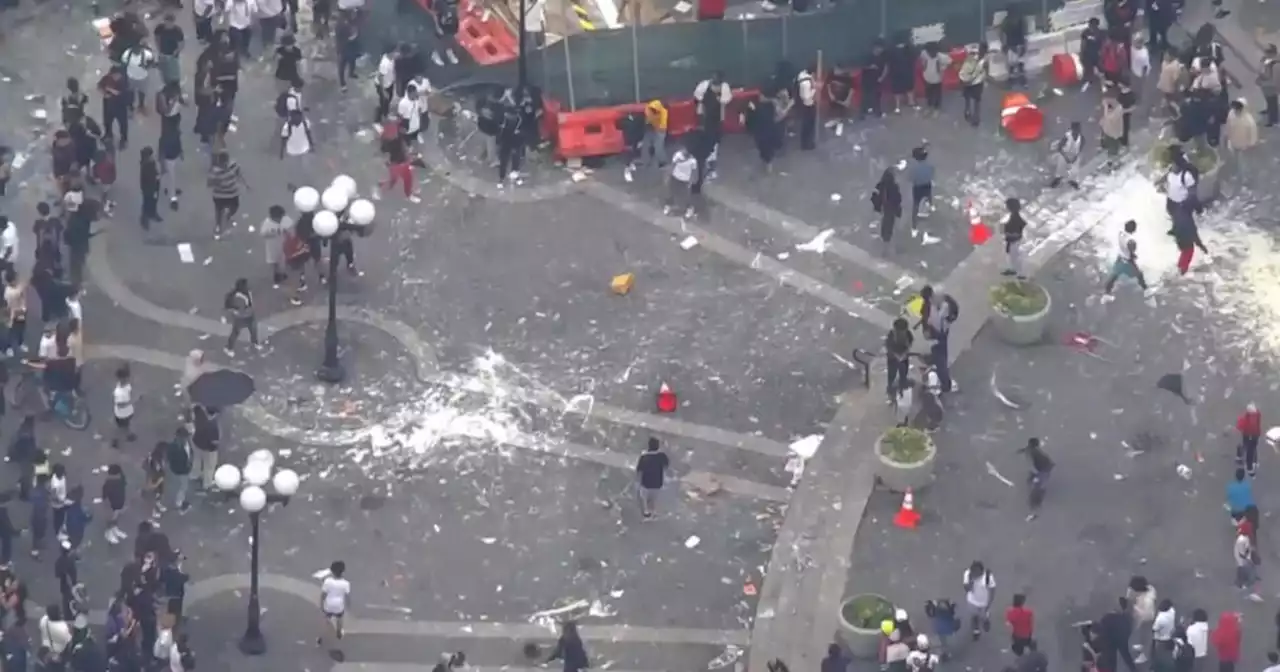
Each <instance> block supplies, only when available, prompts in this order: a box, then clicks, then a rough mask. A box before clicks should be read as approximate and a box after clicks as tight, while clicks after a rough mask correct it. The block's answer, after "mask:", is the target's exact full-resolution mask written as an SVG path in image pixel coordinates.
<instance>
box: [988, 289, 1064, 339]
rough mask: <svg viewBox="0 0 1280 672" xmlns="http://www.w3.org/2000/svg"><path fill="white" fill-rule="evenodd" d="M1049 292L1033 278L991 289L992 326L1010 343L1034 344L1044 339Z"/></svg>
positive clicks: (1047, 316)
mask: <svg viewBox="0 0 1280 672" xmlns="http://www.w3.org/2000/svg"><path fill="white" fill-rule="evenodd" d="M1050 304H1051V299H1050V298H1049V292H1048V291H1046V290H1045V288H1044V287H1041V286H1040V285H1039V284H1037V283H1034V282H1031V281H1029V280H1016V279H1008V280H1003V281H1001V282H999V283H997V284H996V285H995V286H994V287H992V288H991V307H992V309H993V313H994V314H993V315H992V319H991V323H992V326H994V327H995V330H996V332H997V333H998V334H999V335H1000V338H1002V339H1003V340H1004V341H1005V342H1006V343H1009V344H1011V345H1032V344H1035V343H1039V342H1040V340H1041V339H1043V338H1044V328H1045V324H1046V323H1047V322H1048V318H1049V306H1050Z"/></svg>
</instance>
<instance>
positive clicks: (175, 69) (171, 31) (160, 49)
mask: <svg viewBox="0 0 1280 672" xmlns="http://www.w3.org/2000/svg"><path fill="white" fill-rule="evenodd" d="M151 35H152V37H153V38H154V39H155V43H156V52H157V53H156V70H157V71H159V73H160V85H161V86H169V85H170V84H180V83H181V82H182V64H181V57H182V48H183V47H184V46H185V45H186V34H185V33H183V31H182V26H179V25H178V17H177V16H175V15H174V14H173V12H166V13H165V15H164V18H163V19H162V20H161V22H160V23H159V24H157V25H156V27H155V29H154V30H153V31H152V33H151Z"/></svg>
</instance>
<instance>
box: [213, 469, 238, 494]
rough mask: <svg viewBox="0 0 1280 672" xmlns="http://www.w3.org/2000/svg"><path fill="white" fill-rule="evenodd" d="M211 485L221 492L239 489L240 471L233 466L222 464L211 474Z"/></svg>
mask: <svg viewBox="0 0 1280 672" xmlns="http://www.w3.org/2000/svg"><path fill="white" fill-rule="evenodd" d="M213 484H214V485H216V486H217V487H218V489H219V490H221V491H223V492H231V491H232V490H235V489H236V488H238V487H240V469H239V468H238V467H236V465H234V464H224V465H222V466H220V467H218V468H217V470H215V471H214V472H213Z"/></svg>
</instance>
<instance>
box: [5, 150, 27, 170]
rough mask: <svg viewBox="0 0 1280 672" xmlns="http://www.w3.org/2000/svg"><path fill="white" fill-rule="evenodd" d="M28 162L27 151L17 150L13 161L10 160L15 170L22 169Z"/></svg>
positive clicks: (10, 165) (11, 166)
mask: <svg viewBox="0 0 1280 672" xmlns="http://www.w3.org/2000/svg"><path fill="white" fill-rule="evenodd" d="M26 164H27V154H26V152H17V153H15V154H14V155H13V161H11V162H9V167H10V168H12V169H13V170H21V169H22V167H23V166H25V165H26Z"/></svg>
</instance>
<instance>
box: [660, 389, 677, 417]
mask: <svg viewBox="0 0 1280 672" xmlns="http://www.w3.org/2000/svg"><path fill="white" fill-rule="evenodd" d="M677 405H679V400H678V399H676V393H675V392H673V391H672V390H671V386H670V385H667V384H666V383H663V384H662V387H659V388H658V412H659V413H675V412H676V406H677Z"/></svg>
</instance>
